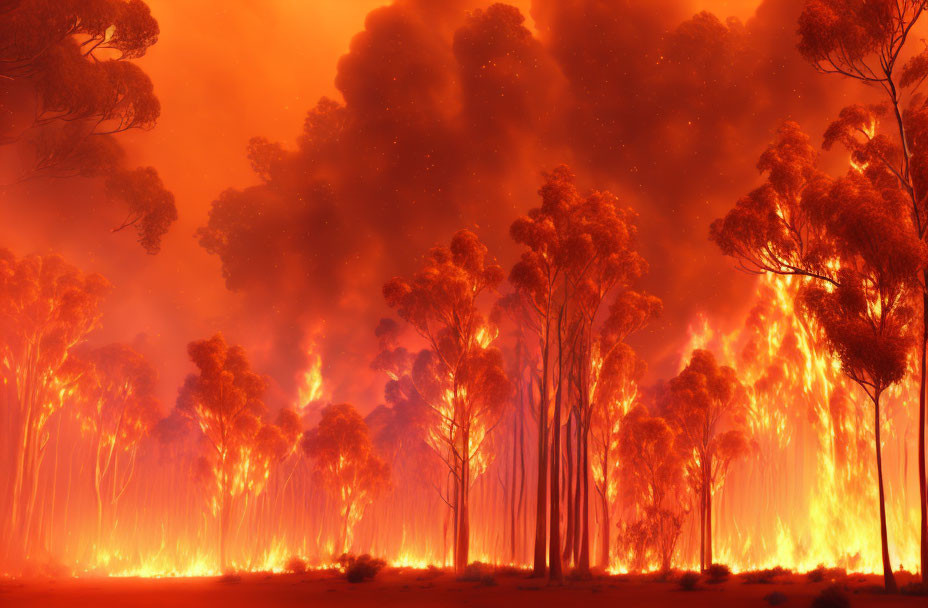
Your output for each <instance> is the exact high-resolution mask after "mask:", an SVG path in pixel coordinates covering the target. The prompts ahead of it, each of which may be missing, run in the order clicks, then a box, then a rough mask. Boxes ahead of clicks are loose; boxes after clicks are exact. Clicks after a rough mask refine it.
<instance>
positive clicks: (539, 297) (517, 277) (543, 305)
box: [510, 166, 647, 579]
mask: <svg viewBox="0 0 928 608" xmlns="http://www.w3.org/2000/svg"><path fill="white" fill-rule="evenodd" d="M539 194H540V195H541V198H542V204H541V206H540V207H539V208H536V209H532V210H531V211H530V212H529V213H528V215H527V216H525V217H522V218H519V219H517V220H516V221H515V222H514V223H513V224H512V227H511V228H510V234H511V235H512V237H513V239H514V240H515V241H516V242H518V243H520V244H523V245H525V246H526V247H527V251H525V252H523V253H522V256H521V258H520V260H519V262H518V263H517V264H516V265H515V266H514V267H513V269H512V272H511V274H510V281H511V282H512V284H513V285H514V286H515V287H516V289H517V290H518V291H519V292H521V293H522V294H524V295H525V296H526V301H527V302H528V304H529V306H527V307H526V308H527V311H528V313H529V314H528V317H529V323H528V324H529V326H530V327H532V328H533V329H534V330H535V332H536V333H537V335H538V340H539V350H540V352H541V358H540V359H541V367H542V369H541V388H540V392H541V400H540V401H541V402H540V411H541V412H544V415H541V416H539V483H538V497H537V498H538V501H539V503H540V505H539V508H538V513H537V516H536V517H537V519H536V531H535V532H536V533H535V564H534V575H535V576H542V575H543V574H544V567H545V554H544V541H545V529H544V528H545V526H544V524H545V512H544V503H545V500H546V494H547V487H546V481H545V479H544V478H545V475H546V473H547V472H548V469H547V467H548V462H549V459H548V454H547V452H548V428H547V426H548V412H549V411H550V408H549V403H550V400H551V394H550V392H551V387H552V384H553V388H554V395H553V399H554V403H553V413H552V414H551V416H552V418H551V420H552V422H551V424H552V433H551V435H552V436H551V439H550V450H551V457H550V463H552V464H551V471H550V475H551V479H550V484H551V488H550V495H551V496H559V495H560V480H559V473H560V461H561V457H560V449H561V447H560V445H561V424H562V422H561V418H562V408H561V404H562V399H563V396H564V394H565V392H567V391H570V390H574V391H575V392H576V394H577V399H576V400H575V403H576V405H575V409H574V410H572V411H571V412H569V414H570V415H569V417H568V426H570V424H571V421H572V420H575V421H576V425H577V426H576V428H577V434H576V449H577V459H576V465H577V466H576V468H577V482H576V486H575V487H574V488H569V490H572V491H569V493H570V494H573V498H572V499H570V500H569V501H568V525H567V536H568V538H567V545H568V549H567V551H565V553H566V555H567V557H568V558H570V557H573V556H574V555H575V556H576V558H577V563H578V566H579V568H580V570H581V572H584V573H586V572H588V571H589V517H588V513H589V468H590V467H589V436H590V424H591V419H592V415H593V410H594V409H595V408H596V407H599V404H598V403H597V399H596V395H595V390H596V383H597V381H598V379H597V374H598V373H599V369H598V367H597V366H596V365H595V359H597V357H600V358H601V355H604V354H606V353H596V350H597V347H601V346H602V345H601V344H599V343H598V342H599V341H598V338H597V335H596V328H597V327H598V326H599V323H598V320H599V318H600V309H601V308H602V305H603V302H604V301H605V300H606V298H607V296H609V295H610V294H612V293H614V292H615V291H616V290H618V291H619V292H620V293H621V292H622V291H623V290H626V289H628V287H629V285H630V284H631V283H632V282H633V281H634V280H636V279H637V278H639V277H640V276H641V275H642V274H644V272H645V270H646V268H647V265H646V263H645V262H644V260H643V259H642V258H641V256H640V255H639V254H638V253H637V251H636V250H635V234H636V227H635V224H634V222H635V217H636V216H635V213H634V212H633V211H632V210H630V209H626V208H623V207H621V206H620V205H619V202H618V199H617V198H616V197H615V196H614V195H612V194H610V193H609V192H599V191H593V192H590V193H588V194H587V195H585V196H584V195H581V194H580V193H579V192H578V191H577V188H576V186H575V184H574V176H573V174H572V173H571V172H570V170H569V169H568V168H567V167H564V166H561V167H558V168H556V169H555V170H554V171H552V172H551V173H550V174H547V175H546V176H545V183H544V184H543V185H542V187H541V189H540V190H539ZM618 341H619V340H612V341H611V342H610V346H611V345H614V344H615V343H616V342H618ZM552 347H553V348H556V349H557V351H556V352H557V362H556V363H553V362H552V360H551V358H552V353H551V349H552ZM571 370H572V371H571ZM571 374H572V378H573V385H572V386H571V384H570V382H569V381H568V376H571ZM572 439H573V438H572V437H571V436H570V433H568V437H567V442H568V443H567V446H568V449H569V448H570V441H571V440H572ZM572 471H573V458H570V459H568V484H569V485H570V484H572V483H573V482H572ZM550 507H551V518H550V539H549V540H550V542H549V551H548V554H549V559H550V560H551V562H550V576H551V578H553V579H559V578H561V577H562V566H561V531H560V520H561V516H560V504H559V501H558V500H551V502H550ZM573 547H576V551H574V549H573Z"/></svg>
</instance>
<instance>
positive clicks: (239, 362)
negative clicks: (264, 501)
mask: <svg viewBox="0 0 928 608" xmlns="http://www.w3.org/2000/svg"><path fill="white" fill-rule="evenodd" d="M187 353H188V354H189V355H190V359H191V360H192V361H193V363H194V364H195V365H196V366H197V369H198V373H196V374H190V375H189V376H187V379H186V380H185V381H184V384H183V386H182V387H181V389H180V393H179V395H178V398H177V409H178V411H180V412H181V414H183V415H185V416H187V417H188V418H190V419H191V420H193V421H194V422H195V423H196V424H197V426H198V427H199V428H200V430H201V431H202V433H203V437H204V438H205V440H206V443H207V445H208V450H207V451H208V452H209V456H208V457H207V460H206V462H207V463H208V466H209V471H210V474H211V476H212V477H213V479H214V481H215V483H216V490H217V494H218V501H217V499H216V498H214V499H213V501H212V507H213V512H214V513H215V512H216V511H217V510H218V513H219V563H220V567H221V568H222V569H223V570H225V569H226V568H227V566H228V560H227V549H228V535H229V524H230V521H231V515H232V511H233V508H234V507H235V504H234V501H235V499H236V498H237V497H239V496H244V497H245V498H246V499H247V497H248V496H249V495H250V494H259V493H260V492H261V491H262V489H263V487H264V483H265V482H266V480H267V478H268V476H269V474H270V466H271V464H272V463H274V462H277V461H279V460H280V459H281V458H283V457H285V456H286V455H287V454H289V453H290V445H288V437H289V438H290V439H292V440H293V441H295V437H292V435H293V433H288V432H287V431H288V430H289V426H292V424H290V425H288V428H284V429H283V430H281V428H278V427H277V426H274V425H272V424H267V423H265V422H264V421H263V417H264V415H265V414H266V412H267V406H265V404H264V401H263V397H264V392H265V390H266V387H267V382H266V380H265V379H264V377H263V376H261V375H259V374H257V373H255V372H253V371H252V370H251V366H250V364H249V363H248V358H247V356H246V354H245V350H244V349H243V348H242V347H241V346H229V345H228V344H226V341H225V338H223V336H222V334H216V335H215V336H213V337H212V338H209V339H208V340H198V341H195V342H191V343H190V344H189V345H188V346H187Z"/></svg>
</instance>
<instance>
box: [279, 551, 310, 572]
mask: <svg viewBox="0 0 928 608" xmlns="http://www.w3.org/2000/svg"><path fill="white" fill-rule="evenodd" d="M284 570H286V571H287V572H289V573H290V574H303V573H305V572H306V562H305V561H304V560H302V559H300V558H299V557H297V556H296V555H294V556H292V557H291V558H290V559H288V560H287V564H286V565H285V566H284Z"/></svg>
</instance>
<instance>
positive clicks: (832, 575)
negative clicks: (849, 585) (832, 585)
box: [806, 564, 847, 583]
mask: <svg viewBox="0 0 928 608" xmlns="http://www.w3.org/2000/svg"><path fill="white" fill-rule="evenodd" d="M844 578H847V572H846V571H845V570H844V568H826V567H825V565H824V564H819V565H818V566H817V567H816V568H815V570H809V571H808V572H806V580H808V581H809V582H810V583H821V582H822V581H826V580H827V581H836V580H841V579H844Z"/></svg>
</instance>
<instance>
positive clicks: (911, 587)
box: [899, 582, 928, 595]
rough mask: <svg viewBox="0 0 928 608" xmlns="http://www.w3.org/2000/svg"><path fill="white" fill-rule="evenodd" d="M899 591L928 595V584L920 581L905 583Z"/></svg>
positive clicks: (907, 593) (906, 593) (905, 593)
mask: <svg viewBox="0 0 928 608" xmlns="http://www.w3.org/2000/svg"><path fill="white" fill-rule="evenodd" d="M899 592H900V593H901V594H902V595H928V585H925V584H924V583H919V582H914V583H908V584H906V585H903V586H902V587H901V588H900V589H899Z"/></svg>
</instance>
